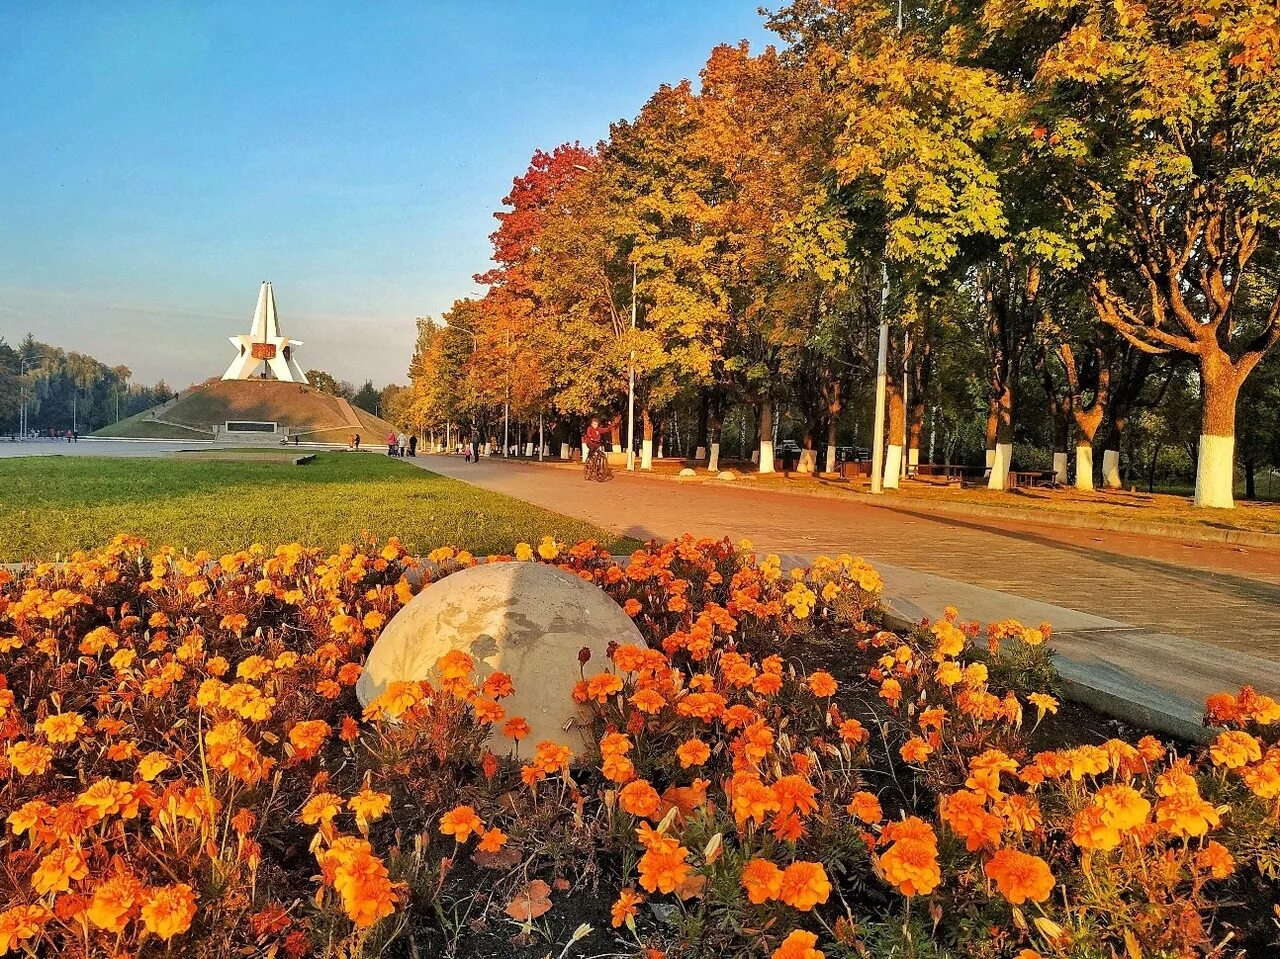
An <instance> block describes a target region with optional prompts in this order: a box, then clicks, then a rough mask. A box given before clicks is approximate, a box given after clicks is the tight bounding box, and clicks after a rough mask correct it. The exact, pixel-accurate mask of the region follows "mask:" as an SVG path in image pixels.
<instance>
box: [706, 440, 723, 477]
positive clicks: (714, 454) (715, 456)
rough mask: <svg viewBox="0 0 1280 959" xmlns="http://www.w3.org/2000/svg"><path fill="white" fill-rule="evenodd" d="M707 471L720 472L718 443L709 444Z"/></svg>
mask: <svg viewBox="0 0 1280 959" xmlns="http://www.w3.org/2000/svg"><path fill="white" fill-rule="evenodd" d="M707 472H708V473H718V472H720V444H719V443H712V444H711V457H710V458H709V459H708V460H707Z"/></svg>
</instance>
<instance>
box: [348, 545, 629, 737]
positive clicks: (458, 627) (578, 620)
mask: <svg viewBox="0 0 1280 959" xmlns="http://www.w3.org/2000/svg"><path fill="white" fill-rule="evenodd" d="M610 643H617V644H619V645H624V644H628V643H629V644H632V645H636V646H644V645H646V644H645V641H644V638H643V637H642V636H641V635H640V631H639V630H638V629H636V626H635V624H634V623H633V622H632V621H631V618H630V617H629V616H627V614H626V613H624V612H623V611H622V609H621V607H619V606H618V604H617V603H615V602H614V601H613V600H612V599H610V598H609V596H608V595H607V594H606V593H605V592H604V591H603V590H601V589H600V588H599V587H598V586H596V585H595V584H594V583H590V582H587V581H586V580H583V579H580V578H579V577H577V576H574V575H572V574H570V573H566V572H564V571H563V570H560V569H556V568H555V567H553V566H544V565H542V564H540V563H514V562H513V563H487V564H484V565H481V566H475V567H472V568H470V569H465V570H462V571H461V572H458V573H453V574H452V575H449V576H446V577H444V578H443V579H441V580H439V581H437V582H435V583H432V584H431V585H430V586H428V587H427V588H426V589H424V590H423V591H422V592H421V593H419V594H418V595H417V596H415V597H414V598H413V599H412V600H411V601H410V602H409V604H408V605H407V606H405V607H404V609H402V610H400V612H398V613H396V615H395V616H394V617H392V619H391V622H389V623H388V624H387V625H386V628H385V629H383V631H382V634H381V635H380V636H379V637H378V641H377V642H376V643H374V646H373V649H372V650H371V651H370V653H369V659H368V661H367V662H366V663H365V668H364V673H363V675H362V676H361V677H360V681H359V683H358V684H357V685H356V694H357V695H358V696H359V698H360V702H361V703H362V704H364V705H368V704H369V703H370V702H371V701H372V700H374V699H376V698H377V697H378V696H379V695H381V694H382V692H383V691H384V690H385V689H386V688H387V685H388V684H389V683H391V682H394V681H397V680H420V679H428V680H430V679H433V678H434V669H435V664H436V663H437V662H438V661H439V659H440V657H441V656H443V655H444V654H445V653H447V652H449V651H450V650H454V649H458V650H462V651H463V652H465V653H468V654H469V655H470V656H472V657H473V658H474V659H475V661H476V670H477V673H478V674H479V676H480V678H481V679H483V678H484V677H485V676H487V675H488V674H489V673H491V672H495V671H501V672H504V673H507V674H509V675H510V676H511V679H512V681H513V682H514V683H515V687H516V691H515V694H514V695H513V696H510V697H508V698H506V699H504V700H502V705H503V707H504V708H505V709H506V712H507V717H508V718H511V717H513V716H523V717H524V718H525V720H527V721H528V723H529V725H530V726H531V727H532V732H531V733H530V734H529V738H528V740H527V741H526V742H528V743H530V744H532V743H537V742H540V741H541V740H544V739H550V740H554V741H555V742H559V743H563V744H564V745H566V746H569V747H570V748H572V749H573V750H574V753H575V755H576V754H578V753H580V752H581V751H582V749H583V746H584V739H583V737H582V734H581V732H580V731H579V730H575V729H573V728H571V727H573V726H574V725H575V724H578V723H580V721H581V719H582V716H583V714H582V711H581V707H579V706H578V705H577V704H576V703H575V702H574V701H573V687H574V686H575V685H576V684H577V682H578V680H579V679H580V678H581V676H582V675H583V674H584V673H585V675H586V676H587V677H590V676H593V675H595V674H596V673H600V672H605V671H607V670H608V668H609V666H610V665H611V664H610V661H609V658H608V655H607V650H608V647H609V644H610ZM584 646H585V647H587V648H588V649H590V650H591V659H590V660H589V661H588V662H587V664H586V666H585V667H580V666H579V663H578V652H579V650H581V649H582V648H583V647H584ZM580 670H581V671H580ZM496 732H497V731H496ZM492 745H493V747H494V749H495V751H496V752H500V753H505V752H507V751H509V749H510V748H511V740H509V739H507V738H505V737H503V736H502V735H501V733H500V732H497V735H495V736H494V737H493V740H492ZM530 751H531V750H530Z"/></svg>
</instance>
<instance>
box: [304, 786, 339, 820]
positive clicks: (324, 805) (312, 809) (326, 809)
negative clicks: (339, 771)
mask: <svg viewBox="0 0 1280 959" xmlns="http://www.w3.org/2000/svg"><path fill="white" fill-rule="evenodd" d="M340 812H342V797H341V796H339V795H337V794H335V793H328V792H325V793H316V795H314V796H312V797H311V798H310V799H308V800H307V801H306V803H305V804H304V805H303V807H302V812H301V813H300V814H299V818H300V819H301V820H302V821H303V822H304V823H306V824H307V825H308V826H327V825H329V823H331V822H333V820H334V817H336V816H337V815H338V813H340Z"/></svg>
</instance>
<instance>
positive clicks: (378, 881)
mask: <svg viewBox="0 0 1280 959" xmlns="http://www.w3.org/2000/svg"><path fill="white" fill-rule="evenodd" d="M323 864H324V866H325V872H326V875H328V874H330V873H331V874H332V876H333V888H334V889H336V890H337V891H338V894H339V895H340V896H341V897H342V907H343V909H344V910H345V911H346V913H347V916H348V918H350V919H351V921H352V922H353V923H355V924H356V925H357V926H358V927H360V928H362V929H363V928H367V927H369V926H372V925H373V924H374V923H376V922H377V921H378V920H380V919H383V918H385V917H386V916H389V915H391V913H393V912H394V911H395V904H396V902H397V900H398V897H397V896H396V892H395V887H394V886H392V884H391V880H390V878H389V876H388V873H387V867H386V866H385V865H384V864H383V862H382V860H381V859H379V858H378V857H377V856H375V855H373V852H372V847H371V846H370V845H369V843H367V842H365V841H364V840H362V839H356V838H354V837H351V836H343V837H342V838H340V839H338V840H337V841H336V842H335V843H334V844H333V846H332V847H330V849H329V851H328V852H326V853H325V855H324V860H323Z"/></svg>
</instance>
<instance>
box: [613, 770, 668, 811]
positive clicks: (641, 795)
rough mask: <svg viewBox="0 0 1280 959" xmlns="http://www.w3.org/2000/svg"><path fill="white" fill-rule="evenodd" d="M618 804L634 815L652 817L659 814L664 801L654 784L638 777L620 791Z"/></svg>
mask: <svg viewBox="0 0 1280 959" xmlns="http://www.w3.org/2000/svg"><path fill="white" fill-rule="evenodd" d="M618 805H620V806H621V807H622V808H623V809H624V810H626V811H627V812H629V813H630V814H631V815H633V816H636V817H638V818H641V819H652V818H654V817H655V816H657V814H658V812H659V810H660V809H661V807H662V802H661V798H660V797H659V796H658V791H657V790H656V789H654V788H653V786H651V785H650V784H649V783H648V782H647V781H646V780H644V779H637V780H634V781H633V782H629V783H627V784H626V785H625V786H623V787H622V790H621V792H619V793H618Z"/></svg>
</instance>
